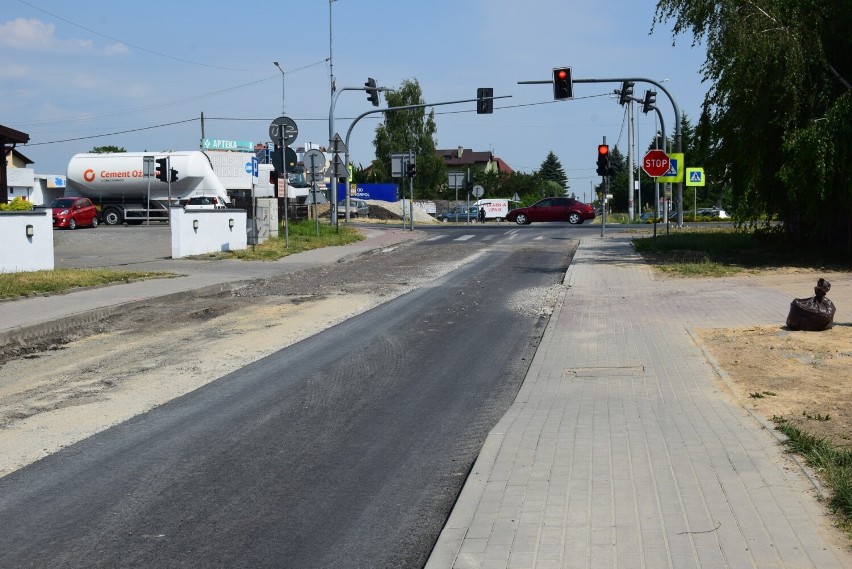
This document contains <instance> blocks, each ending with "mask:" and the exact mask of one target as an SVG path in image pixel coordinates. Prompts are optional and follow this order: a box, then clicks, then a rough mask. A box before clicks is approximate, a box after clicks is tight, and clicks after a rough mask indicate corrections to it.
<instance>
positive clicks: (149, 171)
mask: <svg viewBox="0 0 852 569" xmlns="http://www.w3.org/2000/svg"><path fill="white" fill-rule="evenodd" d="M156 171H157V167H156V166H154V157H153V156H143V157H142V175H143V176H145V177H146V178H149V177H151V176H153V175H154V173H155V172H156Z"/></svg>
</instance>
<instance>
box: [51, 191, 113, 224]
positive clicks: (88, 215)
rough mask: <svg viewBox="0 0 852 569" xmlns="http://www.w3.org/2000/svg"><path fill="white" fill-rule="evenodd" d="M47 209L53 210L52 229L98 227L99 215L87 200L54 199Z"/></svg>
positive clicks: (71, 198) (96, 209) (93, 205)
mask: <svg viewBox="0 0 852 569" xmlns="http://www.w3.org/2000/svg"><path fill="white" fill-rule="evenodd" d="M47 207H49V208H51V209H52V210H53V227H67V228H68V229H77V228H78V227H83V226H86V225H88V226H91V227H97V226H98V221H99V217H98V216H99V215H100V213H99V212H98V208H96V207H95V204H93V203H92V200H90V199H89V198H73V197H70V198H56V199H55V200H53V201H52V202H50V203H49V204H48V206H47Z"/></svg>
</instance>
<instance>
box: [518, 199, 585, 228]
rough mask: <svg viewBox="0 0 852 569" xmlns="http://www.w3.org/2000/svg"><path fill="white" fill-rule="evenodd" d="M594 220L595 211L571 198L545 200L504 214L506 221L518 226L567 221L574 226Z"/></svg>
mask: <svg viewBox="0 0 852 569" xmlns="http://www.w3.org/2000/svg"><path fill="white" fill-rule="evenodd" d="M594 218H595V210H594V208H593V207H592V206H590V205H589V204H585V203H583V202H581V201H577V200H575V199H573V198H545V199H543V200H540V201H538V202H536V203H534V204H533V205H531V206H529V207H521V208H518V209H513V210H512V211H510V212H509V213H507V214H506V220H507V221H514V222H515V223H517V224H518V225H529V224H530V223H532V222H533V221H567V222H568V223H571V224H574V225H576V224H578V223H583V222H584V221H587V220H592V219H594Z"/></svg>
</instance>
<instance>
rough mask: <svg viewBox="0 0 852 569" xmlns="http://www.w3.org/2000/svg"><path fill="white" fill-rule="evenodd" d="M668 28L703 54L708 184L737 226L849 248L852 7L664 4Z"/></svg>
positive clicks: (747, 1)
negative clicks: (713, 183)
mask: <svg viewBox="0 0 852 569" xmlns="http://www.w3.org/2000/svg"><path fill="white" fill-rule="evenodd" d="M669 19H674V28H673V33H674V34H675V35H677V34H680V33H682V32H692V34H693V38H694V43H700V42H704V43H705V44H706V46H707V58H706V61H705V63H704V67H703V72H704V78H705V80H706V81H708V82H710V84H711V87H710V90H709V91H708V93H707V95H706V97H705V100H704V112H705V113H706V116H707V119H708V120H707V124H706V125H702V128H703V129H704V132H703V134H704V135H705V136H709V138H710V141H709V144H707V148H708V150H709V153H710V160H709V162H710V164H709V165H710V168H711V170H710V172H709V174H710V175H711V176H712V177H714V178H715V179H718V180H721V181H722V182H723V183H724V184H725V185H726V186H728V187H729V188H730V189H731V194H732V199H733V200H734V202H735V203H734V205H735V207H736V211H737V213H738V214H739V216H740V217H741V218H742V219H744V220H747V221H757V220H758V219H760V218H761V217H763V216H764V215H765V216H768V217H769V218H771V217H773V216H777V217H779V218H780V219H781V220H783V221H784V222H785V227H786V228H787V230H788V231H789V232H790V234H791V235H794V236H796V237H798V238H800V239H807V240H819V241H822V242H823V243H831V244H834V243H838V238H840V240H841V243H842V244H843V246H844V247H846V248H852V185H851V184H849V179H850V176H852V160H850V158H852V156H850V154H852V153H850V144H852V143H850V140H852V91H850V74H852V58H849V57H848V54H849V53H850V52H852V39H850V38H852V34H850V33H849V30H850V29H852V10H850V9H849V0H762V1H760V2H756V1H755V0H660V1H659V2H658V3H657V11H656V17H655V24H657V23H662V22H664V21H667V20H669ZM844 53H845V54H847V55H843V54H844ZM703 118H704V115H702V119H703ZM827 212H831V213H830V214H827Z"/></svg>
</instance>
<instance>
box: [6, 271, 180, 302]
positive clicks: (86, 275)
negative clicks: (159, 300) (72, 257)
mask: <svg viewBox="0 0 852 569" xmlns="http://www.w3.org/2000/svg"><path fill="white" fill-rule="evenodd" d="M172 276H174V275H173V274H171V273H160V272H150V271H148V272H146V271H114V270H110V269H53V270H51V271H30V272H24V273H0V298H19V297H22V296H31V295H39V294H56V293H62V292H68V291H69V290H71V289H74V288H81V287H93V286H101V285H107V284H114V283H118V282H131V281H136V280H142V279H156V278H164V277H172Z"/></svg>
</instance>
